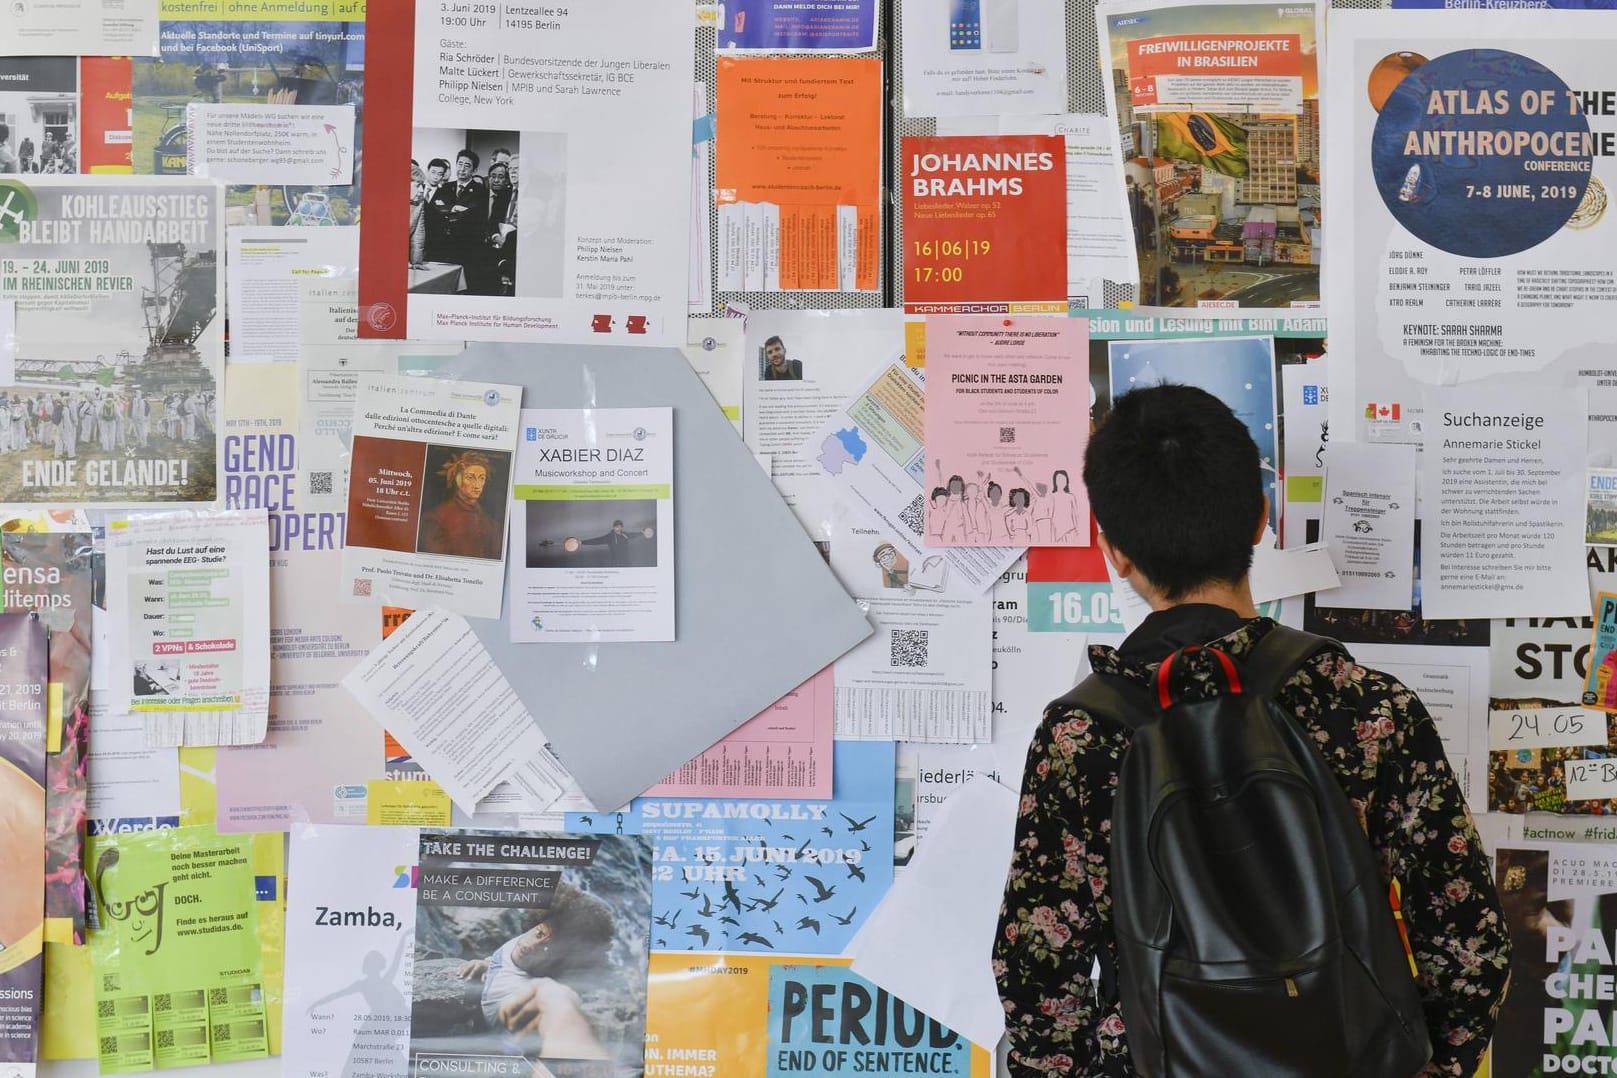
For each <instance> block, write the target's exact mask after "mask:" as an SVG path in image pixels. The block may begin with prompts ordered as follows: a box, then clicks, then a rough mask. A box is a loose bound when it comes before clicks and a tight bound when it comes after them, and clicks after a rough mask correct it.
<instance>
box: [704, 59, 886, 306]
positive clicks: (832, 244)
mask: <svg viewBox="0 0 1617 1078" xmlns="http://www.w3.org/2000/svg"><path fill="white" fill-rule="evenodd" d="M717 85H718V101H719V106H718V110H717V116H718V121H717V123H718V139H717V150H716V154H717V156H716V159H715V176H716V182H717V186H718V200H717V201H718V221H719V249H718V263H719V266H718V270H719V273H718V276H719V280H718V286H719V288H720V289H721V290H722V291H727V292H790V291H800V290H813V291H823V292H869V291H874V290H875V289H877V288H879V287H880V286H881V277H880V262H881V167H882V160H881V155H882V149H881V134H882V68H881V61H880V60H871V59H865V60H859V59H841V58H839V59H819V58H805V57H794V58H791V59H744V60H738V59H732V58H729V57H720V58H719V61H718V77H717Z"/></svg>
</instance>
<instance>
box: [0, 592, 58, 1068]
mask: <svg viewBox="0 0 1617 1078" xmlns="http://www.w3.org/2000/svg"><path fill="white" fill-rule="evenodd" d="M45 677H46V673H45V626H44V624H43V623H42V622H41V621H40V619H39V616H38V615H37V614H32V613H6V614H0V688H3V689H4V690H5V697H6V699H5V702H4V706H3V707H0V807H3V814H0V860H3V861H4V862H5V864H6V885H5V887H4V888H0V1065H6V1064H20V1068H19V1070H20V1072H21V1073H24V1074H28V1075H32V1074H33V1072H34V1057H35V1054H36V1051H35V1044H36V1035H37V1031H38V1028H39V1013H40V1008H41V1006H42V1004H43V1000H44V988H43V981H42V979H41V974H42V973H43V971H44V962H45V959H44V953H43V952H44V946H45V900H44V894H45V849H44V843H45V824H46V819H45V812H46V806H45V783H46V768H47V762H46V754H45V733H46V704H45Z"/></svg>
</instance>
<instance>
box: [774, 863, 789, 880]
mask: <svg viewBox="0 0 1617 1078" xmlns="http://www.w3.org/2000/svg"><path fill="white" fill-rule="evenodd" d="M791 874H792V870H791V869H789V868H787V867H786V866H785V865H776V866H775V878H776V879H777V880H784V879H786V878H787V877H789V876H791Z"/></svg>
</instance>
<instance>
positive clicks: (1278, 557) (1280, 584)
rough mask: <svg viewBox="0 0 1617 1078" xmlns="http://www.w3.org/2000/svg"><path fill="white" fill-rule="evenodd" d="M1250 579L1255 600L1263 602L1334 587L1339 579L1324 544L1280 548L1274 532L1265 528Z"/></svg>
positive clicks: (1254, 550)
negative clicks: (1276, 542) (1290, 548)
mask: <svg viewBox="0 0 1617 1078" xmlns="http://www.w3.org/2000/svg"><path fill="white" fill-rule="evenodd" d="M1247 583H1248V585H1249V586H1250V587H1251V589H1252V601H1253V602H1254V603H1258V604H1260V605H1261V604H1263V603H1270V602H1273V601H1274V600H1276V599H1289V598H1291V597H1292V596H1293V595H1307V594H1308V593H1309V592H1311V591H1319V590H1320V589H1322V588H1334V587H1336V586H1337V584H1338V583H1339V580H1338V578H1337V575H1336V566H1334V565H1332V564H1331V555H1330V553H1329V552H1328V551H1327V550H1326V549H1325V547H1324V545H1323V544H1320V543H1315V544H1312V545H1310V546H1302V547H1297V548H1295V549H1293V550H1281V549H1280V547H1278V546H1277V545H1275V536H1274V532H1272V531H1265V532H1264V533H1263V541H1262V542H1260V543H1259V544H1258V545H1257V546H1255V547H1253V548H1252V571H1251V573H1249V574H1248V577H1247Z"/></svg>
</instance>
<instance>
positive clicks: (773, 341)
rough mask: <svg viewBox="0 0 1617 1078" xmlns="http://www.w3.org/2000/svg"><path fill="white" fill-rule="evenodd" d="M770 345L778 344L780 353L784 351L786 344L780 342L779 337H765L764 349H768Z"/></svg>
mask: <svg viewBox="0 0 1617 1078" xmlns="http://www.w3.org/2000/svg"><path fill="white" fill-rule="evenodd" d="M772 344H778V345H780V350H781V351H782V352H784V351H786V342H785V341H783V340H781V339H780V338H779V337H765V338H764V347H765V348H768V347H769V346H770V345H772Z"/></svg>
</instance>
